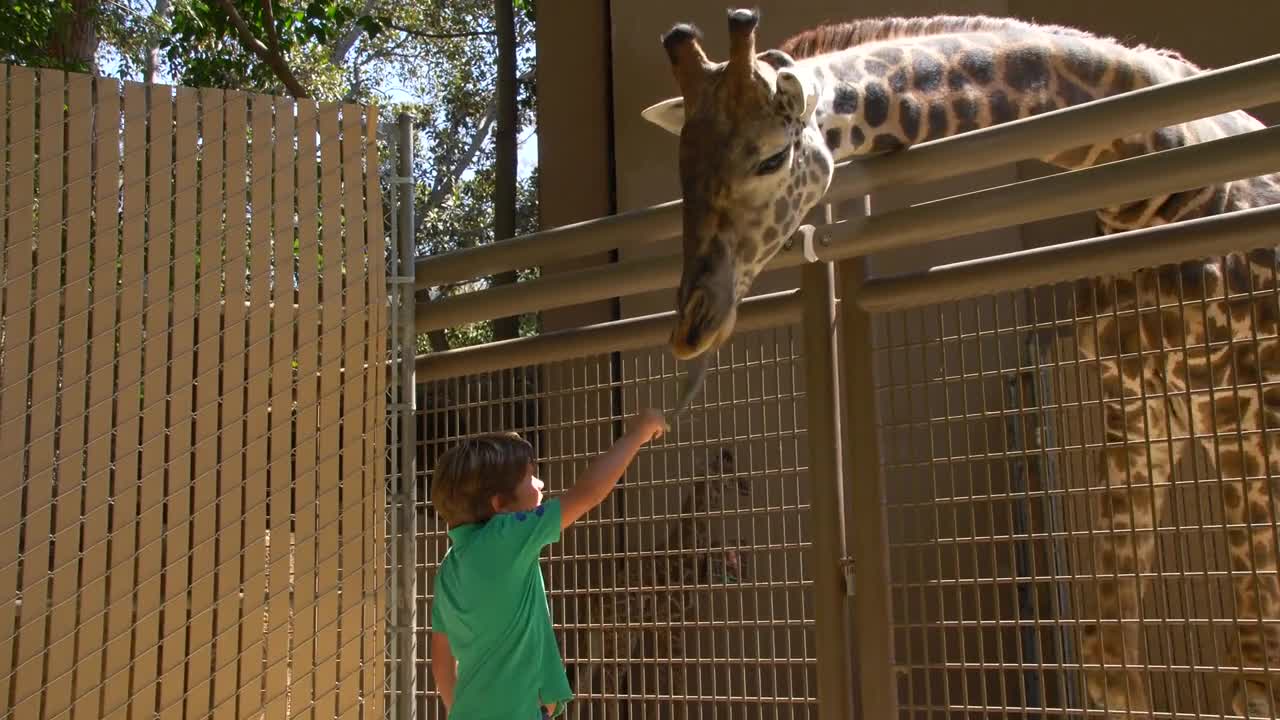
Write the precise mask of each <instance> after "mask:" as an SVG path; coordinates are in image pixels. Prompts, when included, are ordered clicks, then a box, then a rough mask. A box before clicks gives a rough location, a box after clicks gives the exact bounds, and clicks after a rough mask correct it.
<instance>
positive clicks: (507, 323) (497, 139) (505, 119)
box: [493, 0, 520, 340]
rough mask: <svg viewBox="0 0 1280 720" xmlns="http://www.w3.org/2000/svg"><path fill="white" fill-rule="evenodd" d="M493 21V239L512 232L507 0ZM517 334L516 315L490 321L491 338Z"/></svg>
mask: <svg viewBox="0 0 1280 720" xmlns="http://www.w3.org/2000/svg"><path fill="white" fill-rule="evenodd" d="M493 6H494V21H495V24H496V25H497V31H498V83H497V85H498V88H497V90H498V120H497V130H496V132H495V133H494V151H495V154H496V155H497V168H496V170H495V178H494V199H493V239H494V241H496V242H502V241H503V240H506V239H508V238H510V237H512V236H513V235H515V234H516V171H517V169H518V167H517V158H516V135H517V132H518V128H517V126H516V125H517V122H518V120H519V116H518V115H517V111H516V92H517V89H516V19H515V8H514V7H512V3H511V0H494V3H493ZM515 281H516V273H515V271H514V270H513V271H508V272H504V273H499V274H497V275H494V276H493V284H494V285H509V284H511V283H514V282H515ZM519 335H520V318H519V316H515V315H513V316H511V317H505V318H498V319H497V320H494V321H493V339H494V340H510V339H511V338H515V337H519Z"/></svg>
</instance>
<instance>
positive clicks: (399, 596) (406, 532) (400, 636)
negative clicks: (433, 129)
mask: <svg viewBox="0 0 1280 720" xmlns="http://www.w3.org/2000/svg"><path fill="white" fill-rule="evenodd" d="M399 130H400V142H399V150H400V157H399V168H398V170H397V174H398V175H399V177H398V178H397V179H398V181H399V182H398V184H397V187H398V188H399V192H398V193H397V207H396V214H397V228H396V230H397V237H396V243H397V245H398V246H399V247H398V251H399V252H398V255H399V258H398V259H399V267H398V268H397V269H396V274H397V275H398V276H399V278H398V279H399V280H400V283H399V289H400V293H399V301H400V315H399V317H398V318H397V319H398V320H399V321H400V328H399V341H400V347H399V348H398V350H399V355H400V364H399V375H398V379H399V382H400V402H399V403H398V404H397V409H398V411H399V419H400V427H399V430H400V433H399V434H400V442H399V446H398V447H397V448H396V452H397V454H398V456H399V457H398V459H399V466H400V473H399V476H398V477H397V478H396V480H397V482H398V487H397V488H396V512H397V513H398V515H397V522H396V525H397V526H398V530H399V533H398V534H397V535H396V537H395V538H394V542H395V543H396V546H397V547H396V550H397V552H396V555H397V556H398V557H397V560H398V565H397V566H396V568H395V570H396V581H395V588H394V591H395V594H396V617H395V619H394V622H395V628H396V662H395V673H396V689H397V691H398V692H397V694H396V699H395V713H396V714H395V718H396V720H413V718H414V713H415V710H416V705H417V703H416V702H415V700H416V697H417V693H416V688H417V662H416V659H417V648H416V643H415V639H416V631H417V608H418V600H417V594H418V593H417V574H418V572H417V565H418V560H417V535H418V533H417V528H418V524H417V517H418V510H417V505H418V503H417V486H418V482H417V472H416V461H417V432H416V430H417V422H416V419H417V418H416V414H417V411H416V402H415V399H416V396H417V393H416V392H415V387H414V386H415V381H414V370H415V367H416V365H417V363H416V362H415V360H414V358H415V356H416V355H417V342H416V339H417V330H416V326H415V324H414V317H413V316H414V305H415V300H414V272H413V267H414V262H413V261H414V256H415V254H416V248H415V247H414V245H415V243H414V232H413V201H414V198H413V194H414V188H413V118H411V117H409V116H408V115H406V114H401V115H400V118H399Z"/></svg>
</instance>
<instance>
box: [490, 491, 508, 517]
mask: <svg viewBox="0 0 1280 720" xmlns="http://www.w3.org/2000/svg"><path fill="white" fill-rule="evenodd" d="M503 505H505V503H504V502H503V501H502V496H501V495H490V496H489V507H490V509H492V510H493V514H494V515H497V514H498V513H500V512H502V506H503Z"/></svg>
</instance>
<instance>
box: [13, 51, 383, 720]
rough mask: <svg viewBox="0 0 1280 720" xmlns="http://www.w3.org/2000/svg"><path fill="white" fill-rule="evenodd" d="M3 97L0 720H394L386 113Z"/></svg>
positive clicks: (212, 96)
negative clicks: (383, 157)
mask: <svg viewBox="0 0 1280 720" xmlns="http://www.w3.org/2000/svg"><path fill="white" fill-rule="evenodd" d="M0 73H3V75H4V77H3V81H2V82H0V108H2V109H3V114H4V118H5V122H4V123H0V148H3V149H4V152H5V158H4V160H5V162H4V182H3V186H2V187H3V192H2V193H0V199H2V200H3V210H2V215H0V217H2V218H3V222H2V223H0V232H2V233H3V235H2V236H0V248H3V256H2V265H0V267H2V270H3V272H2V273H0V282H2V285H0V288H2V292H0V309H2V311H0V591H2V592H3V593H4V595H3V597H0V717H4V718H22V719H23V720H27V719H36V718H70V719H72V720H85V719H89V718H93V719H97V718H153V717H155V718H163V719H165V720H168V719H170V718H173V719H177V718H205V717H212V718H216V719H217V720H222V719H224V718H226V719H231V718H237V719H238V718H260V717H261V718H271V719H273V720H274V719H275V718H285V717H290V718H293V717H305V718H312V717H326V718H327V717H335V716H336V717H341V718H373V717H379V716H381V713H382V710H381V707H382V704H383V695H382V690H383V684H382V677H383V672H384V670H383V644H384V639H383V633H382V631H381V627H382V622H381V613H382V611H383V607H384V596H383V591H382V587H383V583H382V572H383V571H382V563H381V558H382V546H383V543H384V537H383V535H384V530H383V524H382V518H383V502H384V493H383V489H382V480H383V473H384V468H383V458H382V457H381V455H380V450H379V449H380V448H381V442H382V437H381V434H382V433H383V427H384V424H383V418H384V416H385V398H384V389H385V383H386V379H385V370H383V369H382V361H383V357H384V352H385V350H384V349H385V344H386V335H385V330H384V325H385V310H384V305H385V302H384V299H385V294H384V292H385V291H384V254H383V251H382V248H383V229H382V208H381V194H380V188H379V184H378V174H377V169H378V156H377V148H376V143H375V138H376V130H377V115H376V112H374V111H373V110H372V109H367V108H362V107H356V106H351V105H343V106H339V105H317V104H316V103H314V102H311V101H305V100H304V101H298V102H295V101H293V100H286V99H279V98H273V97H267V96H260V95H248V94H244V93H238V92H224V91H220V90H193V89H189V88H173V87H168V86H163V85H154V86H144V85H140V84H135V83H123V84H121V83H118V82H116V81H114V80H110V79H105V78H92V77H88V76H83V75H75V74H65V73H61V72H54V71H33V70H29V69H25V68H20V67H6V66H0ZM273 540H274V542H273Z"/></svg>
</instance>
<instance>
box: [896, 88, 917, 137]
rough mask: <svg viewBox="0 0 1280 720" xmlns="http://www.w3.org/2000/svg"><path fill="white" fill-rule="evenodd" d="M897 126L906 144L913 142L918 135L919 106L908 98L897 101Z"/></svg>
mask: <svg viewBox="0 0 1280 720" xmlns="http://www.w3.org/2000/svg"><path fill="white" fill-rule="evenodd" d="M898 125H899V126H901V127H902V134H903V135H906V136H907V142H915V141H916V138H917V137H918V136H919V134H920V105H919V103H917V102H916V101H915V100H914V99H912V98H910V97H902V98H899V99H898Z"/></svg>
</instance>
